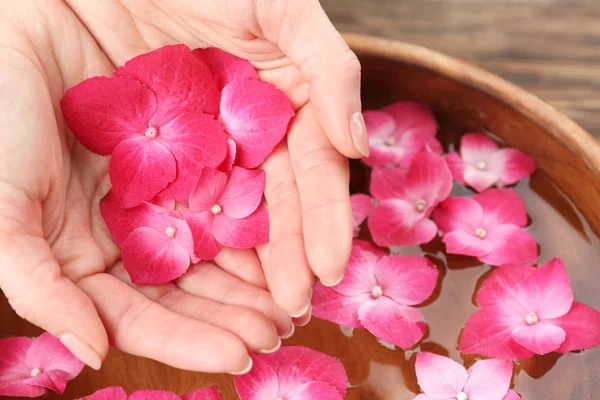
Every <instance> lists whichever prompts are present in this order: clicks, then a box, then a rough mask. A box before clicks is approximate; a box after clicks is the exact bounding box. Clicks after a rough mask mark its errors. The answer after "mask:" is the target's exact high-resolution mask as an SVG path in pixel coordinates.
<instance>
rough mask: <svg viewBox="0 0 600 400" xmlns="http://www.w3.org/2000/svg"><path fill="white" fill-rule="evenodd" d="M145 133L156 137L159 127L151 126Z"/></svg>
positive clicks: (150, 136)
mask: <svg viewBox="0 0 600 400" xmlns="http://www.w3.org/2000/svg"><path fill="white" fill-rule="evenodd" d="M145 135H146V136H147V137H149V138H151V139H153V138H155V137H156V135H158V129H156V128H155V127H153V126H151V127H149V128H148V129H146V133H145Z"/></svg>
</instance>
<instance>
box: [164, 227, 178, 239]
mask: <svg viewBox="0 0 600 400" xmlns="http://www.w3.org/2000/svg"><path fill="white" fill-rule="evenodd" d="M176 232H177V228H175V227H174V226H169V227H168V228H167V229H165V234H166V235H167V236H168V237H170V238H172V237H175V233H176Z"/></svg>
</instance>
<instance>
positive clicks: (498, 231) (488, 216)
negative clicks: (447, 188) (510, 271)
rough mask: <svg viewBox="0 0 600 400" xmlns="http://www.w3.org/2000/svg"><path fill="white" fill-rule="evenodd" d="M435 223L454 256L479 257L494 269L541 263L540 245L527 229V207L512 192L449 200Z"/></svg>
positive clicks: (489, 192)
mask: <svg viewBox="0 0 600 400" xmlns="http://www.w3.org/2000/svg"><path fill="white" fill-rule="evenodd" d="M433 219H434V221H435V223H436V224H437V226H438V228H439V230H440V233H442V235H443V242H444V243H445V244H446V251H447V252H448V253H450V254H462V255H466V256H473V257H477V258H479V260H481V261H482V262H484V263H487V264H490V265H502V264H507V263H517V262H522V263H528V264H533V263H535V262H536V260H537V243H536V241H535V239H534V238H533V237H532V236H531V235H530V234H529V233H528V232H527V231H526V230H525V229H523V227H524V226H525V225H527V211H526V210H525V205H524V204H523V201H522V200H521V198H520V197H519V195H517V194H516V193H515V192H513V191H512V190H510V189H490V190H487V191H485V192H483V193H480V194H478V195H476V196H474V197H472V198H468V197H449V198H447V199H446V200H444V201H443V202H442V203H441V204H440V205H439V207H438V208H436V210H435V211H434V212H433Z"/></svg>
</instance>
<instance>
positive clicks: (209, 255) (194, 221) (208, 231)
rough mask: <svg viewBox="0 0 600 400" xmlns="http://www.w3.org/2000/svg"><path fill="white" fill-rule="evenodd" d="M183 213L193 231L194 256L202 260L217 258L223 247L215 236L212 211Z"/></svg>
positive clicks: (187, 211) (186, 211) (184, 211)
mask: <svg viewBox="0 0 600 400" xmlns="http://www.w3.org/2000/svg"><path fill="white" fill-rule="evenodd" d="M182 213H183V218H184V219H185V222H187V224H188V226H189V227H190V230H191V231H192V237H193V238H194V255H195V256H196V257H198V258H200V259H201V260H212V259H213V258H215V257H216V256H217V254H219V253H220V252H221V249H222V248H223V246H222V245H221V244H220V243H219V242H217V239H215V237H214V236H213V231H212V230H213V221H214V218H215V217H214V214H213V213H212V212H210V211H203V212H191V211H189V210H183V211H182Z"/></svg>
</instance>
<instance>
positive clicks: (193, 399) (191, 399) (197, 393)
mask: <svg viewBox="0 0 600 400" xmlns="http://www.w3.org/2000/svg"><path fill="white" fill-rule="evenodd" d="M181 400H221V395H220V394H219V388H217V387H216V386H211V387H206V388H200V389H196V390H192V391H191V392H188V393H186V394H184V395H183V396H181Z"/></svg>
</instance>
